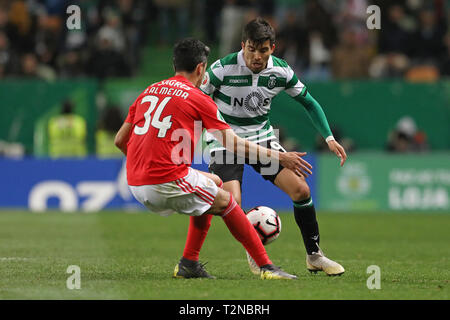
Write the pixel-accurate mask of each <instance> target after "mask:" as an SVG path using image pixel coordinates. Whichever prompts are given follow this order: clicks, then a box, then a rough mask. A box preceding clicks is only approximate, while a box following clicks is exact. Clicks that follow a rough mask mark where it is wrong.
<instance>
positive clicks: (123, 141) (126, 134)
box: [114, 122, 133, 155]
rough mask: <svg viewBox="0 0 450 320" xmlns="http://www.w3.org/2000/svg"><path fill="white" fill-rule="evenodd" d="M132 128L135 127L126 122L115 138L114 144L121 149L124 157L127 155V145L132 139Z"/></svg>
mask: <svg viewBox="0 0 450 320" xmlns="http://www.w3.org/2000/svg"><path fill="white" fill-rule="evenodd" d="M132 127H133V125H132V124H131V123H129V122H124V123H123V125H122V127H120V129H119V131H118V132H117V134H116V137H115V138H114V144H115V145H116V147H117V148H119V149H120V151H122V152H123V154H124V155H127V144H128V140H129V139H130V134H131V129H132Z"/></svg>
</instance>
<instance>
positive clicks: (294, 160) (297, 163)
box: [280, 152, 312, 178]
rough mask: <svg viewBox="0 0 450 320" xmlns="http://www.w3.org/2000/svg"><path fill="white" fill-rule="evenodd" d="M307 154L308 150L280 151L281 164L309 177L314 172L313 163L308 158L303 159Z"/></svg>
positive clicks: (297, 173)
mask: <svg viewBox="0 0 450 320" xmlns="http://www.w3.org/2000/svg"><path fill="white" fill-rule="evenodd" d="M305 155H306V152H280V164H281V165H282V166H283V167H285V168H287V169H290V170H292V171H293V172H294V173H295V174H296V175H298V176H303V177H305V178H307V177H308V175H309V174H312V171H311V170H310V169H312V165H310V164H309V163H308V162H307V161H306V160H304V159H302V157H303V156H305Z"/></svg>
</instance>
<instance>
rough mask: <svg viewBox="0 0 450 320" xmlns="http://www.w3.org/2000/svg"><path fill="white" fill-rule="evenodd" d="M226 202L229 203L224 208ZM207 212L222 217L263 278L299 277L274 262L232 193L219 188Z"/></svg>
mask: <svg viewBox="0 0 450 320" xmlns="http://www.w3.org/2000/svg"><path fill="white" fill-rule="evenodd" d="M225 204H227V205H226V207H225V208H224V206H225ZM206 213H210V214H213V215H219V216H221V217H222V219H223V221H224V222H225V224H226V225H227V227H228V229H229V230H230V232H231V234H232V235H233V236H234V238H235V239H236V240H238V241H239V242H240V243H241V244H242V245H243V246H244V248H245V249H246V250H247V252H248V253H249V254H250V256H251V257H252V258H253V260H254V261H255V262H256V264H257V265H258V266H259V268H260V275H261V278H262V279H296V278H297V277H296V276H294V275H291V274H288V273H286V272H284V271H283V270H281V269H280V268H278V267H276V266H274V265H273V264H272V262H271V261H270V259H269V257H268V255H267V252H266V249H265V248H264V246H263V244H262V242H261V240H260V239H259V236H258V234H257V232H256V230H255V229H254V228H253V226H252V224H251V223H250V221H249V220H248V219H247V216H246V215H245V213H244V211H243V210H242V209H241V207H239V205H238V204H237V202H236V201H235V200H234V199H233V196H232V194H231V193H229V192H227V191H225V190H222V189H219V192H218V193H217V195H216V199H215V201H214V203H213V205H212V206H211V208H210V209H209V210H208V211H207V212H206Z"/></svg>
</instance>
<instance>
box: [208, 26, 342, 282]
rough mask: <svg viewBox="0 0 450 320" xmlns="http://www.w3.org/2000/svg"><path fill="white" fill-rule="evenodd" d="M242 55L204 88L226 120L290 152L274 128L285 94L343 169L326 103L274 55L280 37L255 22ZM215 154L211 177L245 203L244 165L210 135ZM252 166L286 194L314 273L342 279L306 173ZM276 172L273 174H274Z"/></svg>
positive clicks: (221, 66) (225, 63) (216, 66)
mask: <svg viewBox="0 0 450 320" xmlns="http://www.w3.org/2000/svg"><path fill="white" fill-rule="evenodd" d="M241 46H242V50H241V51H239V52H236V53H231V54H229V55H227V56H226V57H224V58H222V59H220V60H217V61H216V62H214V63H213V64H212V65H211V67H210V68H209V69H208V70H207V73H205V78H204V80H203V82H202V86H201V89H202V91H203V92H204V93H206V94H209V95H212V96H213V99H214V101H215V102H216V104H217V105H218V107H219V110H220V112H221V114H222V116H223V118H224V120H225V121H226V122H227V123H228V124H229V125H230V127H231V128H232V129H233V130H234V131H235V133H237V134H238V135H239V136H241V137H244V138H246V139H248V140H250V141H253V142H256V143H258V144H261V145H265V146H267V147H269V148H273V149H277V150H281V151H284V149H283V147H282V146H281V145H280V144H279V141H278V139H277V137H276V135H275V132H274V130H273V128H272V126H271V124H270V118H269V114H270V111H271V110H270V106H271V101H272V99H273V98H274V97H275V96H276V95H277V94H279V93H280V92H282V91H285V92H286V93H287V94H288V95H290V96H291V97H292V98H293V99H295V100H296V101H298V102H299V103H300V104H301V105H302V106H303V107H304V108H305V109H306V111H307V113H308V115H309V116H310V118H311V121H312V123H313V124H314V126H315V128H316V129H317V130H318V132H319V133H320V134H321V135H322V137H323V138H324V139H325V140H326V142H327V144H328V147H329V149H330V150H331V151H332V152H334V153H335V154H336V155H337V156H338V157H339V158H340V165H341V166H343V165H344V162H345V161H346V158H347V155H346V153H345V150H344V148H343V147H342V146H341V145H340V144H339V143H338V142H337V141H336V140H335V139H334V137H333V133H332V132H331V130H330V126H329V125H328V121H327V119H326V116H325V114H324V112H323V109H322V107H321V106H320V104H319V103H318V102H317V101H316V100H315V99H314V98H313V97H312V96H311V94H310V93H309V92H308V90H307V88H306V86H305V85H304V84H303V83H302V82H300V81H299V80H298V78H297V76H296V75H295V73H294V72H293V70H292V69H291V67H290V66H289V65H288V64H287V63H286V61H284V60H282V59H279V58H277V57H275V56H273V55H272V53H273V51H274V49H275V32H274V29H273V28H272V26H270V24H269V23H267V22H266V21H265V20H263V19H261V18H257V19H255V20H252V21H251V22H249V23H248V24H247V25H246V26H245V28H244V31H243V34H242V43H241ZM206 141H207V145H208V147H209V150H210V153H211V161H210V165H209V170H210V172H213V173H215V174H216V175H218V176H219V177H220V178H221V179H222V181H223V185H224V189H225V190H227V191H229V192H231V193H232V195H233V197H234V198H235V199H236V201H237V202H238V203H239V205H240V204H241V185H242V176H243V170H244V164H243V163H244V160H243V159H239V158H237V157H236V155H234V154H231V153H229V152H227V151H226V150H225V148H224V147H223V146H222V145H221V144H220V143H219V142H218V141H217V140H215V139H214V137H212V136H210V135H207V136H206ZM245 163H247V164H250V165H251V166H252V167H253V168H254V169H255V170H256V171H257V172H259V173H260V174H261V175H262V176H263V178H264V179H266V180H269V181H271V182H272V183H273V184H275V185H276V186H277V187H279V188H280V189H281V190H283V191H284V192H285V193H286V194H287V195H289V197H290V198H291V199H292V202H293V210H294V217H295V221H296V223H297V225H298V226H299V229H300V231H301V234H302V237H303V242H304V245H305V248H306V266H307V269H308V270H310V271H311V272H317V271H324V272H326V273H327V274H328V275H340V274H342V273H344V268H343V267H342V266H341V265H340V264H339V263H337V262H334V261H332V260H330V259H328V258H327V257H325V255H324V254H323V252H322V251H321V249H320V247H319V241H320V236H319V227H318V223H317V219H316V211H315V208H314V204H313V201H312V199H311V195H310V189H309V186H308V184H307V183H306V181H305V177H306V176H305V175H304V174H302V173H301V172H298V174H295V173H294V172H292V171H290V170H287V169H285V168H283V167H280V166H276V167H275V170H273V169H274V168H273V167H272V166H271V164H263V163H260V162H258V161H254V162H253V163H252V162H250V163H249V162H248V161H247V162H245ZM268 169H272V170H268ZM247 257H248V261H249V266H250V269H251V270H252V272H254V273H256V274H259V269H258V268H257V266H256V264H255V263H254V261H253V260H252V259H251V257H250V256H249V255H248V254H247Z"/></svg>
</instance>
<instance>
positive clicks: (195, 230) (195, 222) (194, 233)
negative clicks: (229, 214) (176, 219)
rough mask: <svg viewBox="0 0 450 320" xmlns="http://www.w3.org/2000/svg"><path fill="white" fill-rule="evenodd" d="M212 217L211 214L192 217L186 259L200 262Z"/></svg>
mask: <svg viewBox="0 0 450 320" xmlns="http://www.w3.org/2000/svg"><path fill="white" fill-rule="evenodd" d="M212 217H213V216H212V215H211V214H203V215H201V216H198V217H190V220H189V229H188V234H187V239H186V245H185V246H184V251H183V257H184V258H186V259H189V260H194V261H198V257H199V254H200V249H201V248H202V245H203V242H204V241H205V238H206V235H207V234H208V230H209V227H210V226H211V219H212Z"/></svg>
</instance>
